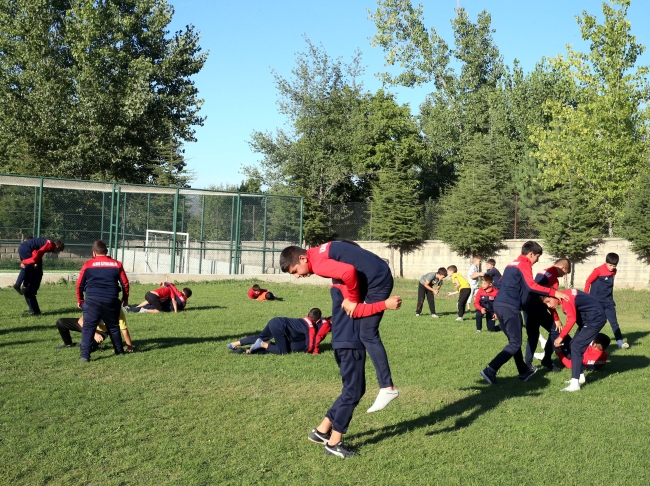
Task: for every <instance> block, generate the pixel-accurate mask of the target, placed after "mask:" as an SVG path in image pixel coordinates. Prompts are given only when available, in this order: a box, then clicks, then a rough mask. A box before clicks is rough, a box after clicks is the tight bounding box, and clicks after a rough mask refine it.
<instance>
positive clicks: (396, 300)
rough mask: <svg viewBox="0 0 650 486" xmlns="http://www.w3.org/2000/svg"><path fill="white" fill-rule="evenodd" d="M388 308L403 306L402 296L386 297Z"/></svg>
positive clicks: (393, 308)
mask: <svg viewBox="0 0 650 486" xmlns="http://www.w3.org/2000/svg"><path fill="white" fill-rule="evenodd" d="M385 302H386V309H389V310H397V309H399V308H400V307H401V306H402V298H401V297H400V296H399V295H394V296H392V297H389V298H388V299H386V301H385Z"/></svg>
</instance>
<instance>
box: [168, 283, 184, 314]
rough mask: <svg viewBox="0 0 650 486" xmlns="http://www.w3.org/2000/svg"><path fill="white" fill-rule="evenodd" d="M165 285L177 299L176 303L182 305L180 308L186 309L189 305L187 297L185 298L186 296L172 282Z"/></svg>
mask: <svg viewBox="0 0 650 486" xmlns="http://www.w3.org/2000/svg"><path fill="white" fill-rule="evenodd" d="M163 285H164V286H165V287H167V288H169V290H171V292H172V295H173V296H174V298H175V299H176V303H177V304H178V305H180V308H181V309H185V306H186V305H187V297H185V294H184V293H183V292H181V291H180V290H178V289H177V288H176V285H174V284H173V283H171V282H165V283H164V284H163Z"/></svg>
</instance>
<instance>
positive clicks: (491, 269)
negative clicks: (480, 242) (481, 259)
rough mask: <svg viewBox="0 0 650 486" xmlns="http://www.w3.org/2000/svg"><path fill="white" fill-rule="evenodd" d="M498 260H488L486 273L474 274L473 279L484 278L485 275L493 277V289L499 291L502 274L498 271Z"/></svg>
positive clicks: (486, 261)
mask: <svg viewBox="0 0 650 486" xmlns="http://www.w3.org/2000/svg"><path fill="white" fill-rule="evenodd" d="M496 264H497V262H496V260H495V259H494V258H488V259H487V260H485V267H486V270H485V272H476V273H474V274H473V276H472V278H477V277H483V276H485V275H492V287H494V288H495V289H497V290H498V289H499V280H500V279H501V272H499V270H497V267H496Z"/></svg>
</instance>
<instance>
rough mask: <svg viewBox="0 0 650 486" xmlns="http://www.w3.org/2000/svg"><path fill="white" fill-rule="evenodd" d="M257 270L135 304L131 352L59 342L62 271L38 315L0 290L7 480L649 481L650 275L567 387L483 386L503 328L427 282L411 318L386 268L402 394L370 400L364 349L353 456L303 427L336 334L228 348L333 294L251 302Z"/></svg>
mask: <svg viewBox="0 0 650 486" xmlns="http://www.w3.org/2000/svg"><path fill="white" fill-rule="evenodd" d="M251 284H252V282H218V283H208V284H192V285H191V287H192V289H193V291H194V296H193V297H192V298H191V299H190V303H189V308H188V311H187V312H185V313H183V314H179V315H173V314H172V315H169V314H167V315H140V314H131V315H129V316H128V317H129V330H130V332H131V335H132V337H133V340H134V344H135V346H136V349H137V352H136V353H134V354H132V355H128V356H114V355H113V353H112V348H111V346H110V344H109V343H107V344H105V345H104V346H103V347H102V348H101V349H100V350H99V351H98V352H96V353H94V354H93V361H92V362H91V363H89V364H80V363H79V362H78V360H79V351H78V348H76V349H66V350H61V351H55V350H54V347H55V346H56V345H58V344H60V338H59V335H58V332H57V331H56V328H55V327H54V322H55V321H56V319H57V318H59V317H65V316H70V317H72V316H76V315H78V313H77V310H76V304H75V299H74V288H73V287H72V286H69V285H44V286H43V287H42V289H41V291H40V293H39V298H40V303H41V308H42V309H43V312H44V313H43V315H42V316H39V317H23V316H22V311H23V309H24V308H26V306H25V303H24V301H22V298H21V297H20V296H19V295H18V294H16V293H15V292H14V291H13V290H12V289H2V290H0V299H2V302H3V306H2V307H1V308H0V484H8V485H9V484H11V485H14V484H25V485H37V484H61V485H77V484H80V485H82V484H83V485H86V484H102V485H117V484H156V485H158V484H179V485H186V484H187V485H193V484H256V483H268V484H303V485H307V484H354V483H359V484H445V485H446V484H462V485H466V484H481V485H492V484H495V485H510V484H512V485H526V484H562V485H572V484H586V485H600V484H603V485H605V484H640V485H645V484H650V439H649V438H650V419H649V417H648V415H649V412H650V410H649V407H648V403H650V387H649V385H650V378H649V374H648V371H649V368H648V366H649V365H650V348H649V347H648V345H647V344H646V343H647V342H650V341H647V336H648V334H649V333H650V329H649V324H650V292H645V291H644V292H641V291H637V292H633V291H621V292H618V293H617V294H616V295H615V298H616V301H617V304H618V315H619V320H620V322H621V327H622V330H623V333H624V336H625V338H626V340H627V341H628V342H629V343H630V344H631V347H630V349H628V350H618V349H612V348H610V349H609V350H608V351H610V362H609V363H608V364H607V366H605V368H604V369H603V370H601V371H598V372H594V373H591V374H589V373H588V374H587V384H586V385H584V386H583V389H582V390H581V391H580V392H578V393H560V391H559V390H560V389H561V388H563V387H564V386H565V385H564V380H567V379H569V378H570V373H569V371H568V370H564V371H563V372H561V373H548V372H542V371H540V372H538V373H537V374H536V375H535V376H534V377H533V379H531V380H530V381H529V382H527V383H522V382H520V381H519V380H518V379H517V378H516V369H515V366H514V363H512V362H511V363H508V364H506V366H504V368H503V369H502V370H501V372H500V374H499V383H498V384H497V385H496V386H489V385H487V384H486V383H485V382H484V381H483V380H482V379H481V377H480V375H479V371H480V370H481V369H482V368H483V367H484V366H485V365H486V364H487V362H488V361H490V360H491V359H492V357H493V356H494V355H495V354H496V353H497V352H498V351H500V350H501V348H502V347H503V346H504V344H505V337H504V335H503V334H502V333H494V334H492V333H487V332H483V333H481V334H477V333H476V331H475V326H474V323H473V319H469V320H466V321H465V322H464V323H456V322H454V317H455V315H454V310H455V301H454V300H452V299H446V298H441V299H437V306H438V313H439V314H440V315H441V316H442V318H441V319H438V320H434V319H431V318H430V317H428V316H427V317H425V315H423V316H422V317H419V318H416V317H414V308H415V298H416V290H417V284H416V282H415V281H409V280H399V281H397V282H396V292H395V293H399V294H400V295H402V297H403V298H404V306H403V309H402V310H400V311H396V312H387V313H386V315H385V317H384V320H383V321H382V325H381V334H382V338H383V341H384V343H385V345H386V348H387V350H388V356H389V359H390V364H391V367H392V371H393V378H394V380H395V382H396V385H397V386H398V387H399V389H400V397H399V399H398V400H396V401H395V402H393V403H392V404H391V405H390V406H389V407H388V408H387V409H386V410H384V411H382V412H378V413H374V414H367V413H366V412H365V410H366V409H367V408H368V407H369V406H370V405H371V403H372V401H373V400H374V398H375V395H376V392H377V380H376V378H375V375H374V368H373V367H372V364H371V363H370V361H368V366H367V369H366V371H367V378H368V385H369V386H368V391H367V393H366V395H365V396H364V398H363V399H362V401H361V404H360V405H359V407H358V409H357V413H356V414H355V416H354V418H353V420H352V424H351V426H350V430H349V433H348V435H347V436H346V441H347V442H348V443H350V444H351V445H353V446H355V447H356V448H357V450H358V451H359V453H360V457H357V458H354V459H349V460H345V461H343V460H341V459H338V458H335V457H328V456H325V455H324V454H323V449H322V447H321V446H318V445H315V444H313V443H311V442H309V441H308V440H307V434H308V433H309V431H310V430H311V428H313V427H315V426H316V425H317V424H318V423H319V422H320V420H321V419H322V417H323V415H324V413H325V411H326V410H327V408H328V407H329V406H330V405H331V404H332V402H333V401H334V399H335V398H336V397H337V395H338V393H339V392H340V378H339V376H338V369H337V367H336V363H335V362H334V359H333V354H332V350H331V346H330V345H329V338H327V340H326V341H325V342H326V344H325V345H323V346H322V349H323V350H324V352H323V353H322V354H321V355H319V356H312V355H304V354H294V355H288V356H273V355H265V356H245V355H233V354H229V353H228V352H227V349H226V343H228V342H230V341H233V340H236V339H237V338H239V337H243V336H246V335H249V334H254V333H256V331H258V330H260V329H261V328H262V327H263V326H264V325H265V324H266V322H267V321H268V320H269V319H270V318H271V317H273V316H292V317H301V316H303V315H305V314H306V312H307V310H308V309H309V308H310V307H313V306H319V307H321V308H323V309H329V307H330V301H329V292H328V290H327V288H326V287H317V286H297V285H290V284H286V285H273V286H272V290H273V291H274V292H275V293H277V295H279V296H280V297H282V301H276V302H257V301H249V300H248V299H247V298H246V290H247V288H248V287H250V285H251ZM443 289H444V287H443ZM146 290H148V287H145V286H142V285H134V286H133V290H132V295H133V298H132V301H133V302H136V301H139V300H140V298H141V297H142V296H143V295H144V293H145V291H146ZM425 309H426V304H425ZM472 317H473V314H472ZM606 331H607V333H608V334H609V335H610V336H611V329H610V328H609V325H607V326H606ZM73 338H74V339H75V340H77V339H78V337H77V336H73ZM614 347H615V346H614Z"/></svg>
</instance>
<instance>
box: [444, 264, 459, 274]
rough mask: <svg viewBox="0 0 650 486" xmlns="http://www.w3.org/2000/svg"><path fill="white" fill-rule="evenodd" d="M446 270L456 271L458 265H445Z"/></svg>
mask: <svg viewBox="0 0 650 486" xmlns="http://www.w3.org/2000/svg"><path fill="white" fill-rule="evenodd" d="M447 270H451V273H456V272H457V271H458V267H456V265H449V266H448V267H447Z"/></svg>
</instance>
